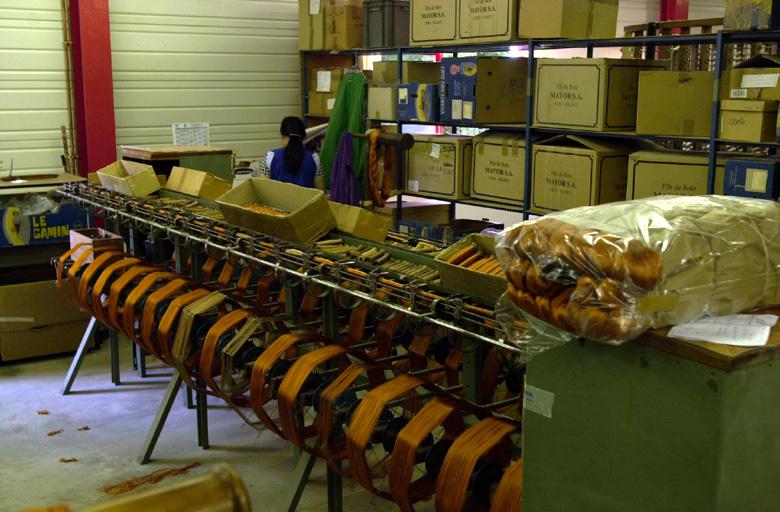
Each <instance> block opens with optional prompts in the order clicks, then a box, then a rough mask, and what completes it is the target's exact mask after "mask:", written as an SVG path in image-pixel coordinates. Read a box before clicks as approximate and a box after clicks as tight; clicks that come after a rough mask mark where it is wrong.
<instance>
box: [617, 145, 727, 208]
mask: <svg viewBox="0 0 780 512" xmlns="http://www.w3.org/2000/svg"><path fill="white" fill-rule="evenodd" d="M724 165H725V158H723V156H718V158H717V160H716V169H715V193H716V194H723V174H724V173H723V167H724ZM706 193H707V153H705V152H701V151H637V152H636V153H632V154H631V155H629V157H628V186H627V188H626V199H640V198H643V197H653V196H662V195H680V196H699V195H704V194H706Z"/></svg>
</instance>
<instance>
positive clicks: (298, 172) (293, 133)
mask: <svg viewBox="0 0 780 512" xmlns="http://www.w3.org/2000/svg"><path fill="white" fill-rule="evenodd" d="M279 131H280V132H281V134H282V143H283V144H284V147H282V148H279V149H275V150H273V151H269V152H268V154H267V155H266V156H265V160H263V161H261V162H260V172H259V173H258V175H259V177H261V178H269V179H272V180H277V181H283V182H285V183H292V184H294V185H300V186H301V187H309V188H318V189H320V190H323V189H324V188H325V178H324V174H323V172H322V166H321V165H320V159H319V156H318V155H317V153H313V152H311V151H309V150H307V149H306V148H304V147H303V139H304V137H306V127H305V126H304V124H303V121H302V120H301V119H300V118H299V117H285V118H284V119H283V120H282V126H281V128H280V129H279Z"/></svg>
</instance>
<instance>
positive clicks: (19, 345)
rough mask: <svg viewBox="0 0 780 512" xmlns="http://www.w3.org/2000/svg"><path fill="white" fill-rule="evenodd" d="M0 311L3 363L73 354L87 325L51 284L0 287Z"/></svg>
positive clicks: (84, 314) (40, 283)
mask: <svg viewBox="0 0 780 512" xmlns="http://www.w3.org/2000/svg"><path fill="white" fill-rule="evenodd" d="M42 298H45V300H42ZM0 311H2V316H1V317H0V359H2V360H3V361H13V360H17V359H23V358H28V357H37V356H43V355H48V354H56V353H59V352H67V351H70V350H75V349H76V348H77V347H78V344H79V342H80V341H81V337H82V335H83V334H84V330H85V329H86V327H87V322H88V321H89V316H88V315H87V314H86V313H84V312H83V311H80V310H79V309H78V308H76V307H75V306H73V305H72V304H71V303H70V302H68V301H67V300H66V299H65V296H64V295H62V294H61V293H60V292H59V291H58V290H57V288H56V285H55V281H53V280H52V281H38V282H33V283H23V284H14V285H7V286H0Z"/></svg>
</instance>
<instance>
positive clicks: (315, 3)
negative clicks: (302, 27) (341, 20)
mask: <svg viewBox="0 0 780 512" xmlns="http://www.w3.org/2000/svg"><path fill="white" fill-rule="evenodd" d="M319 13H320V0H309V14H310V15H311V16H314V15H315V14H319Z"/></svg>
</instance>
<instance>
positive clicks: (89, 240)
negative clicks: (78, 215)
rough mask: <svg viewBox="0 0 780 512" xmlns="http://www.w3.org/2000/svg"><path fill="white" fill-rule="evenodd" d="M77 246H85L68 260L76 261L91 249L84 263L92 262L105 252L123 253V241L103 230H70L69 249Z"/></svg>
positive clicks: (119, 237)
mask: <svg viewBox="0 0 780 512" xmlns="http://www.w3.org/2000/svg"><path fill="white" fill-rule="evenodd" d="M79 244H85V245H84V246H83V247H82V248H80V249H77V250H76V251H74V252H73V254H71V255H70V259H72V260H73V261H77V260H78V259H79V257H81V255H82V254H83V253H84V251H86V250H87V249H90V248H92V253H91V254H90V255H89V256H87V259H86V261H87V262H92V261H94V260H95V257H96V256H100V255H101V254H102V253H104V252H106V251H119V252H124V250H125V240H124V239H123V238H122V237H121V236H119V235H116V234H114V233H111V232H110V231H106V230H105V229H103V228H83V229H71V230H70V247H71V249H72V248H73V247H76V246H77V245H79Z"/></svg>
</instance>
